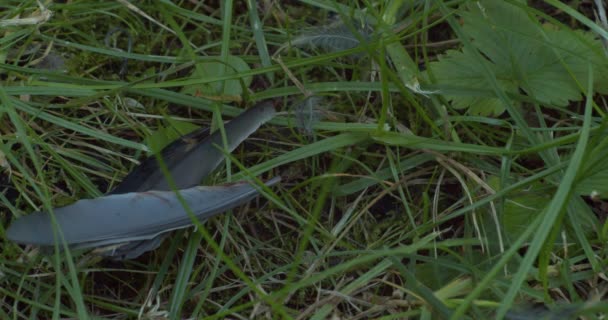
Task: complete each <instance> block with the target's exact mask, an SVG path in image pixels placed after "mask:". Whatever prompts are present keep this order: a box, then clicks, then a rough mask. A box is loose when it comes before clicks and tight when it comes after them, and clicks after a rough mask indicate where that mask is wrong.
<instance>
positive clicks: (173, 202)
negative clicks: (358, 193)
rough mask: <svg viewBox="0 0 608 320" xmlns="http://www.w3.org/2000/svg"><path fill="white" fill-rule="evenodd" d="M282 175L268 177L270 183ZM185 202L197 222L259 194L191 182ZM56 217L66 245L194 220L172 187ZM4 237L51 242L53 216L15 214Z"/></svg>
mask: <svg viewBox="0 0 608 320" xmlns="http://www.w3.org/2000/svg"><path fill="white" fill-rule="evenodd" d="M279 180H280V179H279V178H274V179H272V180H269V181H268V182H266V185H268V186H271V185H273V184H275V183H277V182H278V181H279ZM180 194H181V196H182V197H183V199H184V201H185V203H186V205H187V207H188V208H190V210H192V212H193V213H194V214H195V215H196V216H197V218H198V219H199V220H201V221H204V220H206V219H208V218H210V217H212V216H214V215H217V214H219V213H222V212H224V211H226V210H230V209H232V208H234V207H236V206H238V205H241V204H243V203H245V202H247V201H249V200H251V199H252V198H253V197H255V196H256V195H258V191H257V190H256V189H255V188H254V187H253V186H252V185H250V184H249V183H246V182H241V183H235V184H229V185H223V186H213V187H203V186H200V187H194V188H190V189H184V190H180ZM53 211H54V214H55V219H56V221H57V225H58V227H59V229H60V230H61V232H62V233H63V237H64V239H65V241H66V243H67V244H68V245H78V248H90V247H99V246H101V245H104V246H105V245H111V244H116V243H124V242H129V241H134V240H149V239H153V238H155V237H156V236H158V235H160V234H162V233H165V232H169V231H172V230H176V229H180V228H186V227H189V226H192V221H191V219H190V217H189V216H188V214H187V212H186V210H185V208H184V207H183V206H182V205H181V203H180V201H179V199H178V197H177V195H176V193H175V192H172V191H149V192H133V193H126V194H119V195H109V196H105V197H100V198H96V199H85V200H79V201H77V202H75V203H74V204H72V205H69V206H65V207H62V208H58V209H54V210H53ZM6 236H7V238H8V239H9V240H12V241H14V242H17V243H21V244H32V245H39V246H52V245H54V243H55V239H56V238H55V235H54V232H53V225H52V223H51V216H50V215H49V214H48V213H47V212H34V213H32V214H29V215H27V216H24V217H21V218H20V219H17V220H16V221H15V222H14V223H13V224H12V225H11V226H10V228H9V229H8V230H7V233H6Z"/></svg>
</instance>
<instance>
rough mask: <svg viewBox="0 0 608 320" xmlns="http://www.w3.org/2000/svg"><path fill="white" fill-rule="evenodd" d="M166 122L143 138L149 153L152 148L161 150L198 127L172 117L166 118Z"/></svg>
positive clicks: (152, 150) (151, 151)
mask: <svg viewBox="0 0 608 320" xmlns="http://www.w3.org/2000/svg"><path fill="white" fill-rule="evenodd" d="M167 122H168V124H167V125H166V126H162V127H160V128H158V129H157V130H156V131H154V132H153V133H152V134H151V135H149V136H148V137H146V139H145V140H144V143H145V144H146V145H147V146H148V147H149V149H150V152H149V153H150V154H152V153H153V152H154V150H161V149H162V148H164V147H166V146H167V145H168V144H169V143H171V142H172V141H175V140H177V139H178V138H179V137H181V136H184V135H187V134H189V133H191V132H192V131H194V130H197V129H200V127H199V126H197V125H195V124H192V123H190V122H185V121H178V120H173V119H167Z"/></svg>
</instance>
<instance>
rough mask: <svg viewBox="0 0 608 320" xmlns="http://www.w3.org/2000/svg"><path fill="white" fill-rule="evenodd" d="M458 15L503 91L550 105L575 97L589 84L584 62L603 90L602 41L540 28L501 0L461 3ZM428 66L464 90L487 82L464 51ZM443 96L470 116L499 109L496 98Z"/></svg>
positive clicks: (607, 65)
mask: <svg viewBox="0 0 608 320" xmlns="http://www.w3.org/2000/svg"><path fill="white" fill-rule="evenodd" d="M460 15H461V18H462V20H463V21H464V25H463V31H464V32H465V33H466V34H467V35H468V36H469V37H470V38H471V40H472V43H473V45H474V46H475V47H476V49H478V50H479V51H480V52H481V53H482V54H483V55H484V58H485V59H487V60H488V63H489V65H490V66H491V68H492V71H493V72H494V74H495V75H496V78H497V79H498V84H499V85H500V86H501V87H502V88H503V90H505V91H506V92H507V93H509V94H517V93H519V92H520V91H523V92H525V93H526V94H527V95H529V96H530V97H532V98H534V99H536V100H537V101H539V102H541V103H544V104H550V105H555V106H566V105H567V104H568V103H569V101H580V100H581V99H582V95H581V92H582V89H581V88H585V87H587V86H588V85H587V83H586V81H587V80H586V79H587V77H586V72H587V64H588V63H591V65H592V66H594V68H593V69H594V79H597V80H596V81H595V83H594V88H595V89H596V90H597V91H599V92H608V80H606V79H605V77H602V76H601V75H602V74H605V72H606V71H607V70H608V62H607V59H606V58H605V56H604V54H603V51H602V44H601V42H600V41H599V40H597V39H596V38H595V37H594V36H593V35H592V34H590V33H587V32H582V31H576V32H573V31H570V30H557V29H556V28H555V27H552V26H550V25H548V26H544V27H541V26H540V25H539V23H538V21H536V19H534V18H532V17H531V16H529V15H528V13H527V12H526V11H525V10H523V9H521V8H519V7H517V6H514V5H511V4H509V3H507V2H504V1H502V0H500V1H499V0H483V1H476V2H475V3H474V4H469V5H466V6H463V8H462V10H461V13H460ZM430 68H431V69H432V71H433V73H434V75H435V77H436V80H437V83H438V84H441V85H452V86H458V87H462V88H463V89H464V88H466V89H482V88H487V87H489V86H490V84H489V83H488V82H487V80H486V79H485V77H484V75H483V70H482V66H481V63H480V62H479V61H477V60H476V58H475V55H473V54H472V52H470V51H467V50H462V51H454V50H452V51H448V52H447V53H446V54H445V55H444V56H442V57H440V59H439V61H438V62H434V63H431V64H430ZM575 79H576V80H575ZM446 97H447V98H448V99H450V100H452V102H453V106H454V107H455V108H459V109H464V108H469V109H470V110H469V112H470V113H471V114H480V115H490V114H494V115H499V114H501V113H502V112H503V111H504V106H503V105H501V103H500V101H499V100H498V99H497V98H491V97H490V98H488V97H479V96H449V95H447V96H446Z"/></svg>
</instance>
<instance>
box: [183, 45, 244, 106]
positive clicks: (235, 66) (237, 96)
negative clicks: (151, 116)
mask: <svg viewBox="0 0 608 320" xmlns="http://www.w3.org/2000/svg"><path fill="white" fill-rule="evenodd" d="M226 58H227V59H226V64H224V63H222V62H220V61H205V62H201V63H199V64H198V67H197V68H196V69H195V71H194V72H193V73H192V76H191V78H193V79H205V78H216V77H220V76H230V75H237V74H239V73H243V72H249V71H251V69H250V68H249V65H247V63H246V62H245V61H243V59H241V58H239V57H236V56H227V57H226ZM251 80H252V77H251V76H248V77H242V78H241V79H232V80H226V81H225V82H224V90H223V98H222V97H218V94H220V93H221V92H222V90H221V89H222V82H221V81H219V82H213V83H209V84H195V85H189V86H185V87H184V89H183V90H182V92H183V93H186V94H190V95H196V96H203V97H206V98H209V99H211V100H228V101H240V100H241V95H242V94H243V89H244V88H247V87H249V85H250V84H251ZM241 81H242V83H241ZM214 97H216V98H215V99H214Z"/></svg>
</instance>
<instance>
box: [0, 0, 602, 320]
mask: <svg viewBox="0 0 608 320" xmlns="http://www.w3.org/2000/svg"><path fill="white" fill-rule="evenodd" d="M220 2H221V3H222V4H221V5H219V4H210V3H206V2H205V3H203V2H197V1H179V2H169V1H158V2H130V3H128V2H126V1H115V2H109V1H106V2H94V1H81V2H74V3H67V4H62V3H59V2H57V3H50V2H46V1H45V2H42V3H39V2H38V1H6V2H5V3H3V4H2V5H0V7H1V8H2V10H1V13H0V33H2V37H0V62H1V64H0V79H1V81H2V85H1V86H0V189H1V190H2V193H0V221H1V222H2V223H0V246H1V248H2V250H1V254H0V284H1V285H0V298H1V299H0V301H1V307H0V318H2V319H22V318H32V319H36V318H43V319H44V318H79V319H85V318H129V319H130V318H142V319H163V318H168V319H178V318H192V319H198V318H210V319H216V318H217V319H219V318H225V317H228V318H238V319H244V318H286V319H291V318H294V319H309V318H310V319H325V318H330V317H334V318H346V319H364V318H377V319H490V318H492V319H493V318H498V319H502V318H510V319H536V318H542V317H547V318H548V317H556V318H559V319H561V318H563V319H570V318H581V319H602V318H603V317H605V315H606V314H608V303H607V301H608V281H607V280H608V279H607V278H606V272H605V270H607V269H608V251H607V249H606V248H607V246H606V244H607V242H608V222H607V220H606V217H607V213H608V209H606V208H607V207H606V203H607V202H606V199H608V187H606V186H608V181H607V180H608V178H607V177H608V175H606V173H607V172H608V166H607V165H606V164H605V163H604V162H605V160H604V159H605V158H606V153H607V151H606V150H608V149H606V144H607V143H608V138H607V136H606V125H607V122H606V120H605V118H604V115H605V112H606V108H607V107H608V104H607V103H606V101H607V100H606V97H607V95H606V93H607V92H606V89H605V80H604V79H605V73H603V70H606V69H605V68H606V63H605V62H603V61H602V59H601V58H596V57H605V56H604V55H605V52H604V51H602V50H608V49H606V48H605V47H604V49H602V47H601V45H595V44H596V43H597V44H601V40H602V39H603V41H604V42H606V40H607V39H606V32H608V31H607V30H606V29H605V28H604V27H603V25H606V22H602V21H600V22H594V21H595V16H594V15H593V11H592V9H594V8H595V7H594V6H592V5H591V4H589V3H587V2H584V3H583V2H580V3H579V2H576V3H562V2H560V1H554V0H551V1H529V3H527V4H526V3H523V2H518V1H514V0H513V1H506V2H505V3H503V4H502V5H504V6H507V7H506V8H507V9H508V10H523V11H513V12H524V13H525V16H526V17H527V18H525V19H532V20H530V21H533V22H532V24H531V26H532V27H533V28H536V29H534V30H536V31H534V32H530V33H527V32H528V30H524V29H523V27H521V26H520V25H512V26H509V25H508V22H507V26H506V27H505V26H504V25H501V24H500V22H496V24H495V26H496V29H495V30H494V31H495V32H496V34H495V36H494V37H492V39H493V41H497V42H496V43H499V44H500V42H499V41H502V40H505V41H509V39H512V38H513V39H519V40H517V41H514V42H506V43H510V44H511V45H512V46H513V47H509V46H506V45H503V46H502V47H500V50H499V53H500V52H515V53H517V52H521V51H517V50H516V49H517V48H520V49H521V48H523V49H525V50H532V49H530V48H531V47H532V46H534V45H537V46H540V45H543V46H545V47H547V48H549V50H545V51H542V52H543V54H547V55H550V56H549V57H553V58H555V61H554V64H553V65H548V66H547V68H548V69H550V68H554V69H551V70H557V71H555V72H554V73H552V74H551V76H545V78H541V79H544V81H545V82H544V83H546V87H548V88H552V89H550V90H549V93H550V94H549V96H548V97H547V95H546V92H545V91H543V88H542V86H541V87H539V86H538V85H537V84H536V82H534V81H535V79H536V78H534V76H537V74H535V73H534V72H536V71H538V70H536V69H534V66H528V69H525V68H524V66H526V64H525V63H524V62H525V61H523V62H522V61H518V60H517V56H516V55H515V54H514V55H511V56H510V58H511V59H512V60H511V62H513V65H517V66H518V67H521V68H520V69H518V70H517V72H514V73H512V74H507V76H509V77H512V79H511V78H509V79H511V80H513V79H515V80H514V81H520V82H517V83H516V87H515V90H513V89H512V87H509V85H510V84H507V83H506V82H505V73H504V72H503V71H504V69H501V67H503V66H500V65H499V63H498V62H496V61H497V58H496V56H492V54H493V53H492V51H491V48H492V45H494V43H492V42H491V41H490V42H485V47H480V45H479V43H480V42H481V41H482V40H483V39H484V38H483V34H479V33H475V29H474V28H473V27H471V22H470V21H472V20H470V19H473V18H470V17H471V15H472V13H471V12H473V11H474V10H475V9H474V7H476V6H477V2H476V1H472V0H460V1H416V2H407V1H389V2H387V3H386V4H384V3H383V2H382V3H380V2H373V1H360V2H358V3H357V4H351V6H347V5H343V4H338V3H336V2H334V1H330V0H327V1H320V0H306V1H301V2H297V3H296V2H293V3H292V2H273V3H272V4H271V2H268V1H244V2H236V1H223V2H222V1H220ZM412 3H415V4H412ZM491 3H492V2H491V1H482V3H481V7H483V8H485V9H486V11H485V13H486V14H487V15H488V16H490V17H491V13H492V12H491ZM596 3H597V2H594V5H596ZM467 10H468V11H467ZM51 12H52V14H51ZM467 12H469V13H467ZM504 12H505V16H507V15H508V13H509V12H511V11H504ZM467 14H469V15H467ZM520 18H521V16H520ZM488 19H489V20H488V21H491V18H488ZM481 21H482V22H483V21H484V20H483V19H482V20H481ZM513 21H515V20H513ZM526 21H527V20H526ZM541 22H542V24H541ZM492 23H494V22H492ZM115 27H120V28H121V30H122V31H121V32H112V34H111V35H110V36H108V41H107V44H106V41H105V39H106V34H107V33H108V32H110V31H111V30H112V29H113V28H115ZM557 29H559V32H563V35H564V37H566V36H567V37H574V38H568V39H586V40H581V41H582V42H581V43H583V45H582V46H583V47H584V48H585V50H582V51H577V50H578V49H577V47H576V46H575V45H571V46H569V48H564V47H563V46H560V45H559V42H555V41H553V40H551V39H552V38H551V37H552V32H554V30H557ZM575 30H579V31H576V32H575ZM580 30H588V31H589V32H591V33H589V34H593V35H594V36H583V35H582V33H581V31H580ZM125 31H126V32H128V34H130V35H131V38H132V42H131V48H130V50H128V49H127V48H128V47H129V44H128V42H129V40H128V38H129V37H128V36H127V34H126V33H125ZM324 35H326V36H325V37H324ZM537 36H538V38H536V37H537ZM517 37H523V38H517ZM576 37H578V38H576ZM585 37H586V38H585ZM594 37H596V38H594ZM602 37H603V38H602ZM503 38H504V39H503ZM341 39H342V40H341ZM522 39H523V40H522ZM532 40H533V41H532ZM353 43H355V44H357V43H358V45H357V46H354V47H353ZM556 43H557V44H556ZM517 44H520V45H521V47H517ZM525 46H530V47H525ZM523 49H522V50H523ZM448 50H454V51H448ZM485 50H487V51H485ZM450 52H452V53H450ZM538 52H540V51H538ZM581 52H584V54H583V53H581ZM460 53H462V55H461V56H458V54H460ZM450 54H451V55H452V56H451V57H454V58H453V59H456V58H458V57H460V58H462V59H465V58H466V59H469V60H467V61H468V64H466V65H465V66H466V68H465V69H464V70H459V71H458V72H456V73H455V76H454V74H453V75H452V76H451V78H450V77H448V78H447V80H445V79H446V78H445V77H444V75H445V74H446V73H448V71H446V70H447V67H446V65H447V63H446V62H445V60H443V59H446V57H450ZM538 54H540V53H538ZM593 54H595V56H593ZM492 58H495V59H494V60H492ZM530 59H532V58H530ZM577 59H578V60H577ZM544 60H550V59H544ZM125 61H126V62H125ZM438 61H439V62H438ZM581 61H582V62H581ZM125 63H126V66H127V67H126V69H125V68H124V67H123V66H124V65H125ZM497 65H498V66H497ZM556 66H557V67H556ZM468 69H471V70H473V71H474V72H479V73H478V74H475V77H476V78H475V79H477V80H476V81H477V82H476V83H483V84H484V85H483V86H478V85H477V84H476V83H471V82H467V81H468V80H467V79H464V80H462V79H461V80H458V81H454V79H456V78H457V76H459V75H461V74H464V73H466V72H467V70H468ZM452 70H453V69H452ZM473 71H471V72H473ZM522 75H523V76H522ZM564 77H565V78H564ZM558 79H567V81H566V80H564V81H562V80H559V81H558ZM459 81H460V82H459ZM560 81H561V82H560ZM560 86H561V87H560ZM555 88H557V89H555ZM572 88H575V89H572ZM572 90H574V91H572ZM572 92H574V93H572ZM310 96H313V97H312V98H309V97H310ZM560 97H566V98H564V99H565V100H564V99H559V98H560ZM576 97H578V98H576ZM305 98H309V100H305ZM266 99H274V100H275V101H276V102H277V104H278V105H280V107H279V115H278V116H277V117H275V118H274V119H273V120H272V121H270V122H269V123H268V124H266V125H264V126H263V127H262V128H261V129H259V130H258V131H257V132H256V133H255V134H254V135H253V136H252V137H251V138H250V139H248V140H247V141H246V142H245V143H244V144H243V145H242V146H241V147H239V148H237V150H235V151H234V152H233V153H232V155H231V156H230V157H229V159H228V161H226V164H225V165H223V167H222V168H221V169H219V170H216V173H215V174H214V175H213V176H212V177H211V178H209V179H208V181H205V183H206V184H218V183H222V182H225V181H236V180H240V179H243V178H247V177H260V178H268V177H274V176H277V175H280V176H282V177H283V182H282V183H281V184H280V185H279V186H278V187H273V188H271V189H268V190H265V192H264V195H263V196H262V197H260V198H259V199H258V200H256V201H252V202H251V203H249V204H247V205H244V206H242V207H240V208H238V209H236V210H233V211H232V212H228V213H226V214H224V215H220V216H218V217H216V218H213V219H211V220H209V221H207V222H205V223H204V224H203V225H202V226H201V227H199V228H196V229H188V230H186V231H178V232H174V233H173V234H172V235H171V236H170V237H168V239H167V240H166V241H165V242H164V243H163V244H162V245H161V247H160V248H158V249H156V250H154V251H151V252H149V253H146V254H145V255H143V256H141V257H139V258H137V259H135V260H128V261H110V260H104V259H102V258H101V257H99V256H96V255H95V254H94V253H92V252H84V253H83V252H70V251H69V250H68V251H58V250H55V252H54V253H51V254H46V253H43V252H41V251H40V250H39V249H38V248H34V247H29V246H18V245H16V244H14V243H11V242H10V241H9V240H7V239H6V237H5V230H6V228H7V227H8V225H10V223H11V221H12V220H13V219H16V218H18V217H19V216H21V215H25V214H28V213H30V212H32V211H36V210H47V211H48V210H50V209H51V208H53V207H60V206H64V205H68V204H71V203H73V202H74V201H76V200H78V199H81V198H93V197H98V196H101V195H103V194H105V193H106V192H108V191H109V190H111V189H112V188H113V187H114V186H116V184H117V183H118V182H120V181H121V179H122V178H123V177H124V176H125V175H126V174H127V173H128V172H129V171H130V170H131V169H132V168H133V167H134V166H135V164H136V163H137V161H138V160H139V159H142V158H143V157H144V156H145V155H146V154H147V153H148V151H149V149H150V145H151V144H154V143H155V141H154V139H161V140H162V139H166V137H164V136H163V135H165V134H166V133H167V132H169V131H171V130H178V131H179V130H183V129H184V128H186V127H187V128H191V127H192V124H194V125H196V126H213V127H214V128H217V127H218V124H221V121H222V120H229V119H230V118H231V117H233V116H235V115H237V114H238V113H239V112H240V110H242V109H243V108H245V107H247V106H251V105H253V104H255V103H256V102H257V101H261V100H266ZM466 99H469V100H466ZM562 100H564V101H568V103H567V104H565V105H564V104H560V103H558V102H555V101H562ZM463 101H465V102H466V103H464V102H463ZM480 101H481V102H480ZM311 103H312V104H314V105H312V106H311ZM467 103H468V104H467ZM298 105H300V106H304V105H306V107H298ZM474 106H476V107H474ZM479 106H481V107H479ZM186 123H187V124H186ZM219 127H220V128H221V127H222V126H219ZM56 249H57V248H56Z"/></svg>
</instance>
